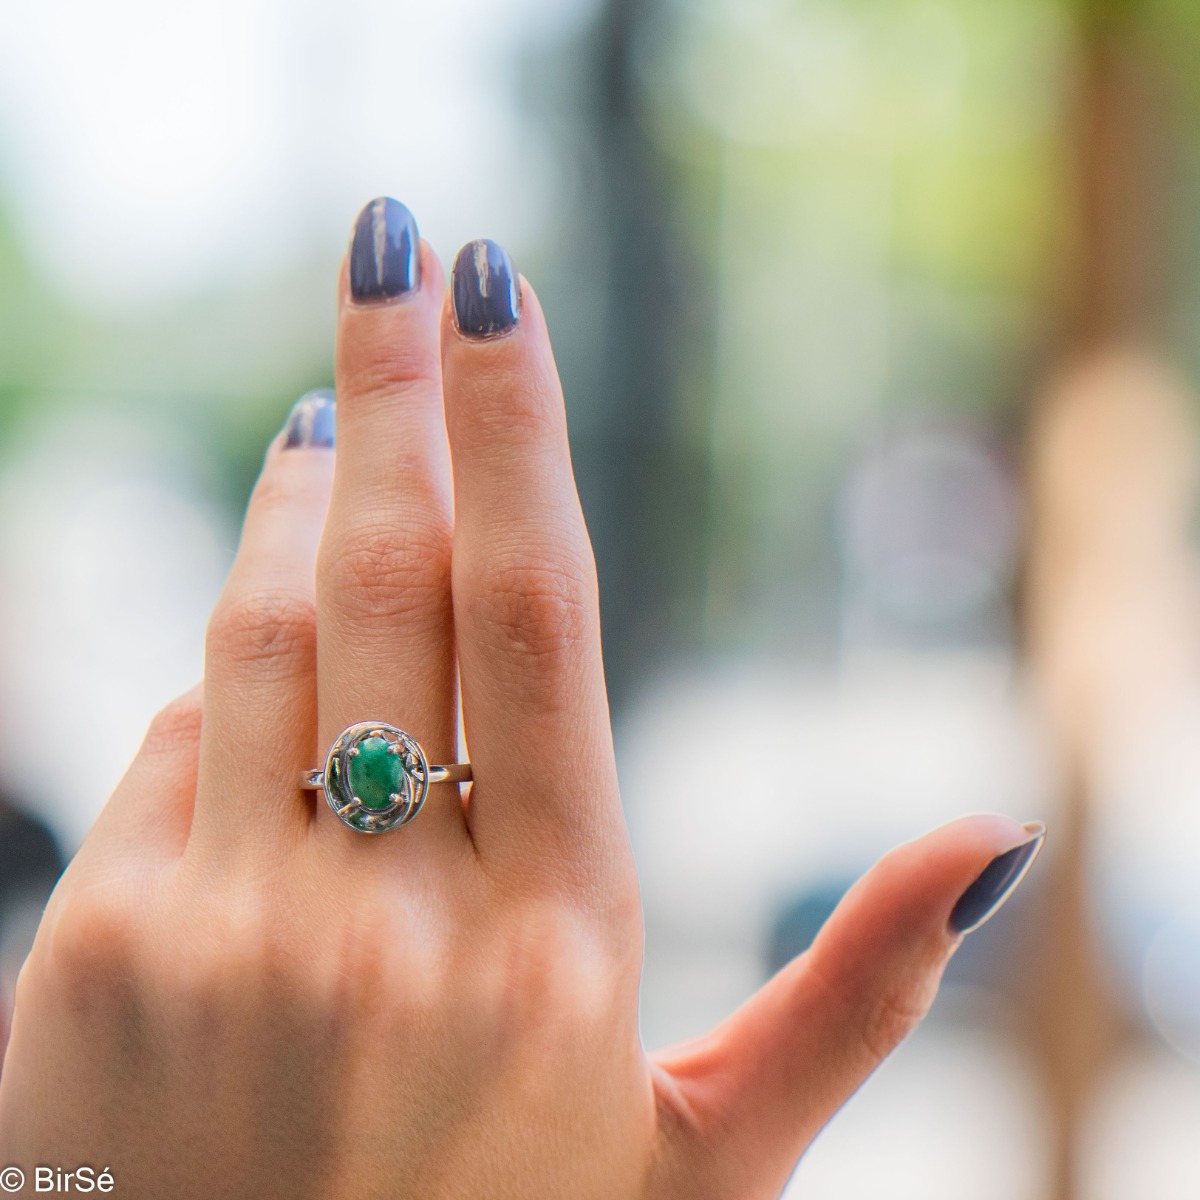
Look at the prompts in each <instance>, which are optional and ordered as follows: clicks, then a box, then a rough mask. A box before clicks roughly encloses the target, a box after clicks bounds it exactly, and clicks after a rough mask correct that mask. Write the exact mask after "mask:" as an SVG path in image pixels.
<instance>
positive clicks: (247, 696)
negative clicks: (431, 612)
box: [189, 391, 334, 855]
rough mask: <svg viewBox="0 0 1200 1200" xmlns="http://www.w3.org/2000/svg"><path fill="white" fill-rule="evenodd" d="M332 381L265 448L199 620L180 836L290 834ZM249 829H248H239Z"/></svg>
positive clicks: (308, 675)
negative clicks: (188, 781)
mask: <svg viewBox="0 0 1200 1200" xmlns="http://www.w3.org/2000/svg"><path fill="white" fill-rule="evenodd" d="M333 422H334V403H333V395H332V393H331V392H327V391H325V392H310V393H309V394H308V395H307V396H304V397H302V398H301V399H300V400H299V401H298V402H297V404H296V406H295V408H293V410H292V413H291V416H290V417H289V419H288V424H287V427H286V429H285V430H284V432H283V433H282V434H280V436H279V437H278V438H276V439H275V441H274V442H273V443H272V445H271V448H270V449H269V450H268V452H267V457H266V462H265V464H264V466H263V471H262V474H261V476H260V477H259V480H258V483H257V484H256V485H255V488H254V492H253V494H252V496H251V497H250V504H249V507H248V508H247V511H246V520H245V524H244V526H243V530H242V540H241V544H240V546H239V547H238V553H237V558H236V559H235V561H234V564H233V569H232V571H231V572H230V575H229V579H228V581H227V583H226V585H225V589H224V591H223V592H222V594H221V598H220V599H219V600H218V602H217V606H216V608H215V609H214V611H213V615H212V619H211V621H210V622H209V627H208V639H207V643H206V647H205V684H204V721H203V725H202V729H201V736H200V776H199V780H198V784H197V795H196V814H195V818H194V820H193V823H192V835H191V839H190V843H189V846H190V845H192V844H194V845H195V846H196V847H197V848H198V849H199V850H200V851H201V852H202V853H206V854H212V853H216V854H220V855H233V854H238V853H243V852H247V851H248V852H250V853H259V852H260V850H261V848H263V847H267V846H270V845H272V844H277V845H284V846H286V845H287V844H290V843H293V842H294V841H295V839H296V838H298V837H299V836H300V835H301V834H302V833H303V832H304V831H305V830H306V828H307V825H308V821H309V814H310V811H311V807H310V805H309V804H308V803H305V801H304V799H303V798H302V793H301V792H300V791H299V788H298V781H299V776H300V772H301V771H303V770H304V769H305V767H307V766H311V765H312V764H311V763H310V761H309V760H310V759H311V757H312V747H313V743H314V741H315V738H316V687H315V671H316V609H315V601H314V580H313V574H314V563H315V561H316V555H317V544H318V541H319V539H320V535H321V527H322V525H323V523H324V520H325V510H326V507H327V505H328V501H329V488H330V483H331V480H332V475H333V451H332V447H333V440H334V432H333ZM247 829H250V830H252V835H247V833H246V830H247Z"/></svg>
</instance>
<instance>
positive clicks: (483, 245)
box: [450, 238, 521, 337]
mask: <svg viewBox="0 0 1200 1200" xmlns="http://www.w3.org/2000/svg"><path fill="white" fill-rule="evenodd" d="M450 294H451V296H452V297H453V299H454V321H455V324H456V325H457V326H458V328H459V330H460V331H461V332H463V333H465V334H467V336H468V337H495V336H496V334H499V333H507V332H508V331H509V330H510V329H512V328H514V327H515V326H516V323H517V321H518V320H519V319H520V316H521V284H520V280H519V279H518V278H517V273H516V271H514V270H513V265H512V260H511V259H510V258H509V257H508V254H507V253H506V251H505V249H504V247H503V246H500V245H498V244H497V243H496V242H489V241H488V240H487V238H481V239H480V240H479V241H477V242H468V243H467V244H466V245H465V246H464V247H463V248H462V249H461V250H460V251H459V252H458V257H457V258H456V259H455V260H454V271H453V273H452V275H451V279H450Z"/></svg>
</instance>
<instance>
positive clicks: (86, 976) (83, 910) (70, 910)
mask: <svg viewBox="0 0 1200 1200" xmlns="http://www.w3.org/2000/svg"><path fill="white" fill-rule="evenodd" d="M139 930H140V917H139V915H138V906H137V905H136V904H135V903H134V901H133V899H132V897H127V896H126V895H125V894H124V893H123V892H122V891H120V890H119V889H118V888H116V887H113V886H109V887H104V888H100V887H98V886H93V887H90V888H88V889H86V890H85V891H81V892H77V893H75V894H73V895H71V896H70V897H69V898H67V899H66V900H65V901H64V903H63V904H62V905H61V907H60V908H59V910H58V913H57V915H56V918H55V921H54V925H53V928H52V933H51V939H50V951H49V958H50V967H51V970H52V972H53V974H54V977H55V980H56V982H57V983H58V984H60V985H62V986H65V987H67V988H69V989H70V990H71V991H72V992H73V993H74V992H76V991H79V992H85V993H89V994H102V993H104V992H105V991H106V990H109V989H111V988H112V987H113V986H114V985H116V984H118V983H120V982H121V981H122V980H127V979H129V978H130V977H131V976H132V975H133V970H132V968H131V964H132V963H133V962H134V960H135V958H136V947H137V939H138V933H139Z"/></svg>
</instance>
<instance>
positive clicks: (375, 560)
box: [321, 523, 450, 625]
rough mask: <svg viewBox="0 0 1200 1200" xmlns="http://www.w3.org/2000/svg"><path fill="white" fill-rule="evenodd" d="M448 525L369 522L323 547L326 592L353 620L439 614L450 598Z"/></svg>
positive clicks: (374, 621) (376, 620) (375, 621)
mask: <svg viewBox="0 0 1200 1200" xmlns="http://www.w3.org/2000/svg"><path fill="white" fill-rule="evenodd" d="M449 558H450V556H449V533H448V530H443V529H441V528H435V527H434V525H433V524H432V523H426V524H424V525H422V524H416V523H414V524H413V525H412V526H410V527H408V528H405V529H400V528H397V527H394V526H383V527H380V526H368V527H364V528H363V529H361V530H359V531H357V532H355V533H352V534H350V535H347V536H344V537H343V538H342V539H340V541H339V542H338V543H337V545H336V546H335V548H333V549H332V550H330V551H328V552H325V553H324V555H323V562H322V566H321V578H322V581H323V583H324V591H325V594H326V595H328V597H329V598H330V600H332V601H333V602H334V603H336V605H337V606H338V608H339V609H340V610H341V611H342V612H343V613H344V614H345V615H346V616H347V617H348V618H350V619H351V620H354V621H356V622H358V623H362V624H378V623H382V624H387V625H391V624H393V623H394V622H395V620H396V618H397V617H403V616H407V615H410V614H418V615H419V614H424V615H433V614H437V615H438V616H441V615H442V614H444V613H445V612H446V611H447V609H448V606H449V602H450V599H449V598H450V561H449Z"/></svg>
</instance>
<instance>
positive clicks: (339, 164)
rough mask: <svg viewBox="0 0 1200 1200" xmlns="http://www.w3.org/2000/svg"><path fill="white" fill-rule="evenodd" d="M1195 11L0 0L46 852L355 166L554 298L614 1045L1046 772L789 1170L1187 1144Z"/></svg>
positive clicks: (946, 1191)
mask: <svg viewBox="0 0 1200 1200" xmlns="http://www.w3.org/2000/svg"><path fill="white" fill-rule="evenodd" d="M1198 52H1200V9H1197V8H1195V7H1194V6H1192V5H1189V4H1185V3H1182V0H1161V2H1159V3H1149V2H1146V3H1140V2H1136V0H1110V2H1108V3H1097V2H1085V0H1071V2H1067V0H1010V2H1009V3H1006V4H1002V5H1000V4H984V3H980V2H979V0H888V2H884V0H877V2H870V0H843V2H840V3H836V4H835V3H831V2H825V0H787V2H785V0H691V2H688V3H684V2H683V0H560V2H554V0H514V2H513V3H511V4H509V5H506V6H494V5H486V4H483V3H482V2H481V0H447V2H443V3H440V4H438V5H434V4H432V3H395V2H388V0H346V2H343V3H339V4H337V5H334V4H333V3H330V2H326V0H295V2H292V3H283V2H282V0H211V2H210V3H209V4H207V5H205V6H203V7H200V6H191V5H179V6H163V5H154V4H151V3H149V2H148V0H114V2H110V3H108V4H105V5H101V6H97V5H90V4H86V3H83V2H82V0H7V3H6V4H5V6H4V7H3V8H2V9H0V519H2V521H3V525H2V530H3V532H2V535H0V536H2V537H3V539H4V540H3V551H4V553H3V556H2V562H0V765H2V766H3V770H4V777H5V779H6V781H7V782H6V790H7V791H8V792H9V793H10V795H11V797H12V799H13V800H14V802H15V803H17V804H18V805H19V806H20V807H22V808H23V809H24V810H25V811H27V812H29V813H32V814H36V815H37V816H38V817H39V818H40V819H41V820H42V821H44V822H45V823H46V824H47V825H48V826H49V827H50V828H51V829H52V830H53V831H54V833H55V834H56V836H57V837H58V839H59V841H60V843H61V845H62V846H63V848H64V850H65V851H66V852H67V853H70V852H71V851H72V850H73V849H74V848H75V846H76V845H77V844H78V842H79V840H80V839H81V838H82V836H83V834H84V832H85V831H86V829H87V827H88V825H89V823H90V821H91V820H92V818H93V817H94V815H95V813H96V812H97V811H98V809H99V807H100V805H101V804H102V803H103V800H104V798H105V796H106V795H107V793H108V791H109V790H110V789H111V787H112V785H113V783H114V782H115V780H116V779H117V778H118V777H119V774H120V772H121V770H122V769H123V766H124V764H125V763H126V762H127V761H128V759H129V757H130V756H131V755H132V753H133V752H134V750H135V749H136V746H137V743H138V740H139V738H140V734H141V730H142V729H143V728H144V725H145V723H146V721H147V719H148V718H149V716H150V714H151V713H152V712H153V711H154V710H155V709H156V708H158V707H159V706H160V705H161V704H162V703H164V702H165V701H166V700H167V699H168V698H170V696H172V695H173V694H175V693H177V692H179V691H182V690H184V689H185V688H187V687H188V686H190V684H191V682H192V681H193V680H194V678H195V677H196V676H197V675H198V674H199V672H200V666H201V646H202V639H203V627H204V620H205V614H206V613H207V611H208V609H209V607H210V606H211V604H212V602H213V600H214V599H215V597H216V594H217V592H218V590H219V588H220V585H221V582H222V579H223V576H224V573H225V571H226V570H227V568H228V565H229V562H230V561H231V557H232V554H233V550H234V547H235V545H236V537H237V527H238V523H239V520H240V515H241V512H242V509H243V506H244V504H245V500H246V497H247V495H248V492H249V489H250V487H251V485H252V482H253V479H254V477H255V475H256V473H257V469H258V465H259V462H260V461H261V456H262V453H263V450H264V448H265V446H266V443H267V441H268V440H269V439H270V437H271V436H272V435H273V434H274V432H275V431H276V430H277V429H278V427H279V426H280V424H281V423H282V421H283V419H284V417H285V415H286V413H287V411H288V408H289V407H290V405H291V403H292V402H293V401H294V399H295V398H296V397H297V396H298V395H299V394H300V393H301V392H303V391H305V390H307V389H309V388H312V387H317V386H323V385H328V384H330V383H331V382H332V356H333V313H334V285H335V279H336V272H337V269H338V263H339V260H340V257H341V254H342V253H343V251H344V247H345V240H346V236H347V234H348V231H349V228H350V225H351V222H352V220H353V218H354V215H355V213H356V211H357V210H358V208H359V207H360V205H361V204H363V203H364V202H365V201H367V200H368V199H370V198H371V197H372V196H375V195H377V194H390V195H394V196H396V197H398V198H400V199H401V200H403V201H404V202H405V203H406V204H408V205H409V206H410V207H411V208H412V210H413V211H414V213H415V214H416V217H417V220H418V222H419V223H420V225H421V229H422V232H423V234H424V235H425V236H426V237H427V238H428V239H429V240H430V241H431V242H432V244H433V245H434V247H435V249H436V250H437V251H438V252H439V254H440V255H441V256H442V258H443V261H445V262H449V261H450V259H451V258H452V257H453V255H454V253H455V251H456V249H457V247H458V246H459V245H460V244H461V243H462V242H464V241H466V240H468V239H469V238H473V237H477V236H488V237H494V238H497V239H498V240H500V241H502V242H504V243H505V245H506V246H507V247H508V249H509V250H510V252H511V253H512V255H513V258H514V260H515V262H516V264H517V266H518V268H519V269H520V270H522V272H523V273H524V274H525V275H526V276H527V277H528V278H529V279H530V280H531V281H532V282H533V284H534V286H535V287H536V288H537V290H538V292H539V295H540V297H541V299H542V303H543V306H544V307H545V309H546V312H547V316H548V319H549V322H550V327H551V332H552V335H553V338H554V343H555V348H556V353H557V355H558V359H559V365H560V369H561V373H562V376H563V381H564V386H565V391H566V395H567V402H568V407H569V417H570V422H571V432H572V446H573V453H574V457H575V464H576V470H577V474H578V477H579V482H580V489H581V494H582V498H583V503H584V509H585V512H586V515H587V519H588V523H589V528H590V530H591V533H592V537H593V541H594V544H595V549H596V555H597V559H598V565H599V571H600V579H601V590H602V608H603V621H604V633H605V646H606V662H607V668H608V673H609V681H610V690H611V697H612V702H613V709H614V719H615V721H616V727H617V734H618V749H619V754H620V766H621V771H622V778H623V784H624V791H625V798H626V804H627V809H628V812H629V817H630V822H631V827H632V830H633V834H634V839H635V846H636V849H637V853H638V856H639V861H640V863H641V866H642V871H643V876H644V879H645V894H646V910H647V922H648V935H649V939H648V941H649V949H648V961H647V975H646V996H645V1003H644V1011H643V1021H644V1030H645V1037H646V1040H647V1042H648V1043H650V1044H653V1045H659V1044H662V1043H664V1042H666V1041H669V1040H671V1039H673V1038H676V1037H681V1036H685V1035H689V1034H692V1033H695V1032H698V1031H699V1030H700V1029H702V1028H704V1027H705V1025H706V1024H707V1023H708V1022H709V1021H711V1020H713V1019H715V1018H716V1017H717V1016H719V1015H721V1013H722V1012H723V1011H725V1010H726V1009H727V1008H728V1007H729V1006H731V1005H732V1004H733V1003H736V1001H737V1000H738V999H739V998H740V997H741V996H742V995H743V994H744V993H745V992H746V991H747V990H748V989H749V988H750V987H752V986H754V984H755V983H756V982H757V981H758V980H759V979H760V978H761V977H762V975H763V972H764V971H765V970H766V969H767V968H768V967H769V966H770V965H772V964H777V963H778V962H780V961H784V960H785V959H786V958H787V957H788V956H789V955H790V954H792V953H795V952H797V951H799V950H801V949H803V946H804V945H805V944H806V943H807V940H808V938H809V937H810V936H811V933H812V931H813V930H814V929H815V928H816V927H817V925H819V922H820V920H821V919H822V918H823V916H824V914H825V913H826V912H827V911H828V908H829V906H830V904H832V903H833V902H834V900H836V898H837V896H838V895H840V893H841V891H842V890H843V888H844V887H845V885H846V883H847V882H848V881H849V880H850V879H852V878H853V877H854V875H855V874H857V873H858V872H859V871H860V870H862V869H863V868H864V867H865V866H866V865H868V864H869V862H870V861H871V860H872V858H873V857H874V856H875V855H877V854H878V853H880V852H881V851H882V850H883V849H884V848H886V846H887V845H888V844H890V843H891V842H892V841H894V840H896V839H897V838H901V837H905V836H911V835H913V834H916V833H918V832H920V831H921V830H923V829H924V828H926V827H927V826H929V825H930V824H932V823H935V822H937V821H939V820H942V819H948V818H950V817H952V816H954V815H957V814H959V813H961V812H966V811H972V810H978V809H998V810H1001V811H1006V812H1009V813H1010V814H1011V815H1014V816H1017V817H1018V818H1020V819H1027V818H1032V817H1046V818H1049V819H1050V821H1051V842H1050V845H1051V846H1052V847H1054V848H1055V850H1054V852H1053V853H1051V854H1049V855H1048V856H1047V857H1048V859H1049V863H1048V865H1047V866H1046V867H1045V869H1044V871H1043V878H1042V880H1041V882H1040V883H1038V884H1037V886H1032V885H1031V887H1030V889H1029V890H1030V894H1029V895H1028V896H1026V897H1022V898H1021V900H1020V901H1019V902H1018V903H1016V904H1015V905H1014V911H1013V913H1012V915H1011V916H1006V918H1005V922H1004V923H1003V924H1001V923H997V928H995V929H992V928H989V930H988V932H987V933H986V934H981V935H980V936H979V939H978V942H977V943H975V942H973V943H971V944H970V945H969V946H968V948H967V951H964V954H963V955H962V956H961V957H962V961H961V963H959V964H958V965H956V967H955V972H956V973H955V974H954V975H953V976H952V978H951V980H950V984H951V986H950V988H949V989H948V991H947V993H946V996H945V997H943V999H942V1000H941V1001H939V1005H938V1007H937V1008H936V1009H935V1013H934V1016H933V1017H932V1018H931V1020H930V1022H929V1024H928V1026H927V1027H926V1029H923V1030H922V1032H921V1034H920V1035H918V1037H917V1039H916V1040H915V1041H914V1043H913V1044H912V1045H911V1046H910V1047H906V1048H905V1049H904V1050H902V1051H901V1052H900V1054H898V1055H897V1057H896V1059H895V1060H894V1061H893V1062H892V1063H889V1064H888V1065H887V1066H886V1067H885V1068H884V1070H883V1071H882V1072H881V1074H880V1077H879V1078H878V1079H877V1080H876V1081H873V1083H872V1084H871V1085H870V1087H868V1089H867V1090H866V1092H865V1093H864V1095H863V1096H862V1097H861V1098H860V1099H859V1100H857V1101H856V1102H855V1105H853V1106H852V1107H851V1109H850V1110H849V1111H848V1112H847V1113H846V1114H845V1115H844V1116H843V1117H842V1118H840V1119H839V1121H838V1122H835V1124H834V1126H833V1128H832V1129H831V1130H830V1131H829V1132H828V1133H827V1134H826V1135H825V1136H824V1137H823V1139H822V1140H821V1142H819V1143H818V1146H817V1147H816V1149H815V1150H814V1151H813V1153H812V1155H811V1156H810V1157H809V1159H807V1160H806V1161H805V1163H804V1164H803V1165H802V1166H801V1168H800V1170H799V1172H798V1174H797V1177H796V1181H795V1185H794V1186H795V1191H794V1192H790V1193H789V1194H794V1195H801V1194H803V1195H805V1196H807V1197H822V1196H829V1197H834V1196H836V1197H839V1200H846V1198H847V1197H855V1196H859V1195H862V1196H864V1197H866V1196H871V1197H874V1196H876V1195H878V1194H879V1193H880V1191H881V1190H882V1189H884V1188H885V1187H886V1189H887V1192H888V1194H889V1195H890V1196H892V1197H910V1196H911V1197H913V1200H917V1198H918V1197H919V1198H920V1200H937V1198H939V1197H942V1196H945V1197H948V1198H949V1197H953V1198H954V1200H963V1198H964V1197H967V1198H973V1197H979V1198H991V1197H996V1198H997V1200H1000V1198H1003V1200H1023V1198H1025V1197H1030V1198H1033V1197H1039V1198H1040V1197H1047V1198H1050V1197H1052V1198H1053V1200H1075V1198H1076V1197H1087V1198H1089V1200H1109V1198H1110V1197H1111V1198H1114V1200H1115V1198H1116V1197H1118V1196H1119V1197H1128V1196H1131V1195H1136V1196H1137V1197H1139V1200H1147V1198H1149V1200H1152V1198H1154V1197H1160V1196H1161V1197H1164V1198H1165V1197H1175V1196H1181V1195H1192V1194H1196V1193H1197V1192H1198V1191H1200V1150H1198V1149H1197V1147H1196V1145H1195V1138H1194V1136H1193V1133H1192V1132H1191V1131H1193V1130H1194V1129H1195V1128H1196V1122H1197V1121H1200V1074H1197V1073H1196V1064H1197V1063H1198V1062H1200V916H1197V913H1198V912H1200V907H1198V906H1200V886H1198V885H1197V884H1196V883H1195V879H1196V877H1197V867H1196V864H1197V863H1200V827H1197V818H1196V817H1195V816H1193V815H1192V814H1193V812H1194V811H1195V810H1196V807H1197V806H1196V804H1195V802H1194V796H1195V795H1196V794H1197V793H1196V789H1197V788H1198V787H1200V753H1198V752H1197V751H1195V750H1194V749H1193V746H1192V744H1193V742H1196V741H1197V739H1196V738H1195V737H1194V731H1195V730H1196V729H1197V728H1200V724H1197V723H1196V722H1197V721H1200V703H1198V702H1197V698H1198V697H1200V665H1198V664H1200V654H1198V653H1197V652H1196V646H1195V644H1194V642H1195V641H1196V639H1197V628H1198V627H1197V623H1196V621H1195V609H1194V606H1193V601H1194V599H1195V596H1194V594H1193V586H1194V580H1193V566H1194V557H1195V555H1194V542H1193V534H1192V528H1193V525H1194V521H1193V512H1194V504H1195V496H1194V462H1195V435H1194V430H1193V428H1192V413H1193V411H1194V407H1195V405H1194V400H1193V395H1194V390H1195V384H1196V381H1197V378H1198V376H1200V237H1198V236H1197V231H1198V230H1200V220H1197V216H1196V214H1197V213H1198V212H1200V85H1198V83H1197V73H1196V71H1195V66H1194V64H1195V62H1196V60H1197V53H1198ZM1135 584H1136V586H1135ZM64 723H65V724H66V725H67V726H68V727H69V728H70V729H71V731H72V732H71V737H70V738H69V739H68V745H67V746H65V747H64V748H63V749H62V751H61V770H59V771H58V772H56V773H54V776H53V777H52V778H47V773H46V772H44V771H43V770H41V769H40V766H39V759H38V756H36V755H31V753H30V747H31V746H34V747H36V746H37V745H38V744H39V742H40V740H41V739H44V738H45V736H46V734H47V731H48V730H56V729H60V728H62V727H63V725H64ZM714 739H717V740H718V741H719V742H723V743H725V744H728V745H729V746H730V747H733V748H735V749H736V761H737V762H739V763H740V764H742V765H741V766H740V767H739V768H738V770H737V771H736V772H735V773H734V775H733V777H732V778H730V779H728V780H721V781H719V784H715V783H714V781H713V779H712V774H711V771H710V770H709V767H708V758H707V755H708V754H709V753H710V747H711V746H712V744H713V741H714ZM664 761H666V762H669V763H670V765H671V769H670V771H669V772H664V770H663V768H662V764H663V762H664ZM664 775H666V776H667V777H666V778H664ZM751 777H753V779H754V781H753V782H751V781H750V779H751ZM0 832H2V831H0ZM1039 870H1042V868H1041V867H1039ZM1039 889H1040V890H1039ZM2 890H3V889H0V891H2ZM15 894H16V893H15V891H14V895H15ZM42 894H43V893H42V892H39V891H38V890H37V889H36V888H34V889H32V890H27V891H26V892H24V893H22V894H21V896H20V897H18V899H14V900H11V901H10V902H9V909H8V915H7V918H6V921H7V924H6V925H5V926H3V927H2V928H4V929H5V930H6V932H5V933H4V934H3V936H2V937H0V969H2V971H3V972H7V977H8V978H9V979H11V976H12V975H13V973H15V969H16V966H17V964H18V963H19V961H20V956H21V954H22V953H23V947H24V946H25V945H27V941H28V935H29V930H30V928H31V921H32V920H36V913H37V910H38V905H39V904H40V902H41V896H42ZM864 1147H870V1149H871V1153H869V1154H864V1153H863V1149H864Z"/></svg>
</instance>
